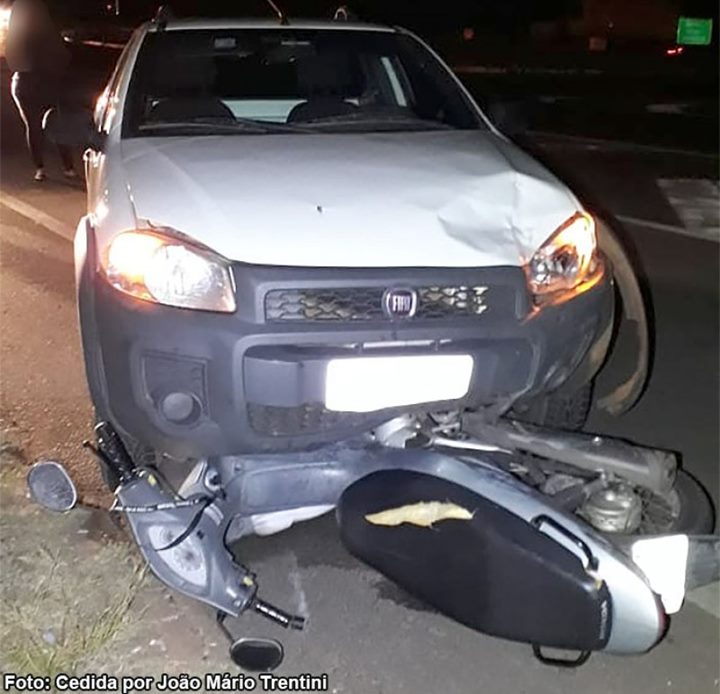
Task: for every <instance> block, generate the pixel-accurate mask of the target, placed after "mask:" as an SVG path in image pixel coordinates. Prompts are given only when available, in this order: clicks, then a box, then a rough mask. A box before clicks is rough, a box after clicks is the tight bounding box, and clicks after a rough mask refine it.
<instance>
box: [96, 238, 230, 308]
mask: <svg viewBox="0 0 720 694" xmlns="http://www.w3.org/2000/svg"><path fill="white" fill-rule="evenodd" d="M102 267H103V270H104V272H105V276H106V277H107V279H108V281H109V282H110V284H111V285H112V286H113V287H115V288H116V289H119V290H120V291H122V292H125V293H126V294H130V295H131V296H134V297H136V298H138V299H143V300H145V301H152V302H155V303H159V304H166V305H167V306H177V307H179V308H191V309H199V310H204V311H220V312H223V313H232V312H233V311H235V293H234V291H233V282H232V276H231V273H230V267H229V264H228V262H227V261H226V260H225V259H224V258H221V257H220V256H218V255H216V254H214V253H213V252H212V251H209V250H208V249H206V248H202V247H200V246H197V245H195V244H192V243H190V242H186V241H183V240H181V239H178V238H175V237H172V236H163V235H161V234H158V233H156V232H154V231H144V230H139V231H127V232H123V233H122V234H118V235H117V236H116V237H115V238H114V239H113V240H112V241H111V242H110V245H109V246H108V248H107V252H106V254H105V257H104V258H103V262H102Z"/></svg>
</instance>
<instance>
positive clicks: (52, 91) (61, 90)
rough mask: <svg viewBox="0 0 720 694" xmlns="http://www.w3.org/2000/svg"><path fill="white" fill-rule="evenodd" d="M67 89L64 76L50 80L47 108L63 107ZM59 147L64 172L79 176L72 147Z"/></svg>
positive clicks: (69, 175) (66, 174) (69, 176)
mask: <svg viewBox="0 0 720 694" xmlns="http://www.w3.org/2000/svg"><path fill="white" fill-rule="evenodd" d="M65 91H66V84H65V80H64V76H60V75H58V76H57V78H56V79H53V80H52V81H49V82H48V83H47V86H46V89H45V97H46V102H47V108H58V109H61V108H63V105H64V102H65V99H64V97H65ZM57 149H58V154H59V155H60V161H61V162H62V168H63V174H65V176H66V177H67V178H77V173H75V165H74V164H73V156H72V150H71V149H70V147H68V146H67V145H58V146H57Z"/></svg>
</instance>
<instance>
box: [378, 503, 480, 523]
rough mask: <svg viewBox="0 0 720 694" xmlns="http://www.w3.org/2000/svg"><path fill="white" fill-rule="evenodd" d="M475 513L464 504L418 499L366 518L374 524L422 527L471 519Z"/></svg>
mask: <svg viewBox="0 0 720 694" xmlns="http://www.w3.org/2000/svg"><path fill="white" fill-rule="evenodd" d="M473 515H474V514H473V513H471V512H470V511H468V510H467V509H466V508H463V507H462V506H458V505H457V504H453V503H451V502H443V501H418V502H417V503H416V504H408V505H406V506H399V507H398V508H391V509H387V510H386V511H380V512H378V513H370V514H368V515H366V516H365V520H366V521H367V522H368V523H372V524H373V525H386V526H394V525H401V524H402V523H410V524H412V525H417V526H419V527H421V528H432V527H433V523H438V522H440V521H444V520H450V519H455V520H471V519H472V517H473Z"/></svg>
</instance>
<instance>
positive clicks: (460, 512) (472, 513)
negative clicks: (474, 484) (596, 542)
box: [338, 470, 612, 651]
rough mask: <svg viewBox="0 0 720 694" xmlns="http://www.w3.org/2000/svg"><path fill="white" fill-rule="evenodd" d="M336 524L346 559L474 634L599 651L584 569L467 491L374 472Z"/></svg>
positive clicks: (602, 595) (598, 589)
mask: <svg viewBox="0 0 720 694" xmlns="http://www.w3.org/2000/svg"><path fill="white" fill-rule="evenodd" d="M433 502H434V505H433ZM418 504H420V505H418ZM338 521H339V524H340V534H341V538H342V540H343V542H344V544H345V546H346V547H347V548H348V549H349V550H350V552H351V553H352V554H354V555H355V556H357V557H358V558H359V559H361V560H363V561H365V562H366V563H368V564H369V565H371V566H373V567H374V568H376V569H377V570H378V571H380V572H381V573H382V574H384V575H386V576H387V577H388V578H390V579H392V580H393V581H395V582H396V583H398V584H400V585H401V586H403V587H404V588H405V589H407V590H408V591H409V592H411V593H413V594H414V595H416V596H418V597H420V598H422V599H424V600H425V601H426V602H428V603H429V604H430V605H432V606H434V607H435V608H437V609H438V610H440V611H441V612H444V613H445V614H447V615H449V616H450V617H452V618H454V619H456V620H457V621H459V622H461V623H463V624H465V625H467V626H469V627H472V628H473V629H477V630H478V631H482V632H485V633H487V634H491V635H494V636H499V637H502V638H507V639H512V640H515V641H522V642H526V643H530V644H540V645H542V646H547V647H552V648H561V649H567V650H575V651H592V650H598V649H601V648H603V647H604V646H605V644H606V643H607V640H608V636H609V633H610V628H611V624H610V621H611V614H612V610H611V602H610V595H609V593H608V591H607V588H606V586H605V584H604V583H603V582H602V581H599V580H597V579H596V578H595V577H594V576H593V575H591V573H589V572H588V570H587V562H585V563H584V562H583V561H581V559H580V558H579V557H578V554H576V553H573V552H571V551H570V550H569V549H567V547H566V546H564V545H563V544H562V543H561V542H558V541H557V540H556V539H553V538H552V537H551V536H549V535H548V534H546V533H544V532H542V531H541V529H540V528H539V527H538V526H537V524H532V523H528V522H527V521H526V520H524V519H522V518H520V517H519V516H517V515H515V514H513V513H511V512H510V511H508V510H507V509H506V508H504V507H502V506H500V505H498V504H497V503H494V502H493V501H491V500H490V499H488V498H486V497H483V496H480V495H479V494H477V493H475V492H473V491H471V490H469V489H467V488H466V487H463V486H460V485H458V484H454V483H452V482H449V481H447V480H445V479H441V478H439V477H435V476H432V475H427V474H424V473H418V472H412V471H405V470H390V471H383V472H377V473H374V474H371V475H368V476H367V477H364V478H362V479H361V480H359V481H357V482H355V483H354V484H352V485H351V486H350V487H348V488H347V489H346V490H345V492H344V493H343V495H342V497H341V499H340V503H339V505H338Z"/></svg>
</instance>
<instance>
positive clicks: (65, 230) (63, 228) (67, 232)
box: [0, 191, 75, 241]
mask: <svg viewBox="0 0 720 694" xmlns="http://www.w3.org/2000/svg"><path fill="white" fill-rule="evenodd" d="M0 205H5V207H9V208H10V209H11V210H13V211H14V212H17V213H18V214H19V215H22V216H23V217H27V218H28V219H29V220H30V221H32V222H35V224H39V225H40V226H43V227H45V228H46V229H48V230H49V231H52V232H53V234H57V235H58V236H62V237H63V238H64V239H67V240H68V241H72V240H73V239H74V238H75V229H73V227H71V226H70V225H69V224H66V223H65V222H61V221H60V220H59V219H56V218H55V217H53V216H51V215H49V214H47V213H46V212H43V211H42V210H40V209H38V208H37V207H35V206H34V205H30V204H28V203H27V202H24V201H23V200H20V198H16V197H15V196H14V195H9V194H8V193H5V192H4V191H0Z"/></svg>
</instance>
